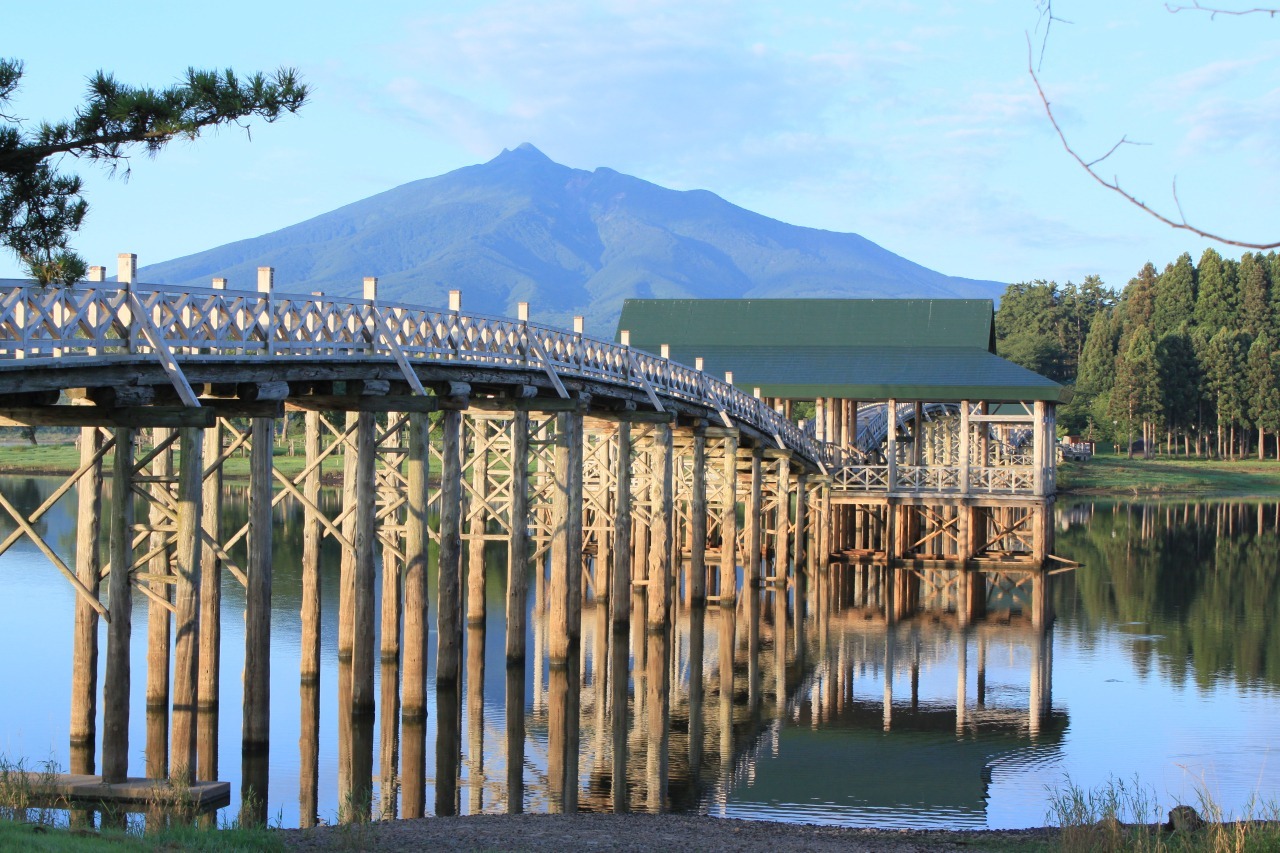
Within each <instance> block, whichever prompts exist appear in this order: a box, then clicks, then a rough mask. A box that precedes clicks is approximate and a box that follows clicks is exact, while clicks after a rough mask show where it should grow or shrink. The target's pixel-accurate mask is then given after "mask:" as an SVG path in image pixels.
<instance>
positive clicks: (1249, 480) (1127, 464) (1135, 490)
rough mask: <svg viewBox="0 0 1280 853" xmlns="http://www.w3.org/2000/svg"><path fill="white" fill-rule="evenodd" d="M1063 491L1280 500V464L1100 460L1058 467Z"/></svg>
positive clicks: (1169, 459) (1170, 459) (1270, 461)
mask: <svg viewBox="0 0 1280 853" xmlns="http://www.w3.org/2000/svg"><path fill="white" fill-rule="evenodd" d="M1058 490H1059V491H1060V492H1067V493H1076V494H1129V495H1210V494H1213V495H1236V496H1254V495H1280V462H1277V461H1276V460H1274V459H1267V460H1264V461H1258V460H1257V459H1242V460H1236V461H1232V460H1223V459H1196V458H1194V457H1192V458H1183V457H1158V458H1156V459H1137V458H1135V459H1128V458H1126V457H1124V456H1110V455H1100V456H1095V457H1093V458H1092V459H1090V460H1089V461H1088V462H1061V463H1059V464H1058Z"/></svg>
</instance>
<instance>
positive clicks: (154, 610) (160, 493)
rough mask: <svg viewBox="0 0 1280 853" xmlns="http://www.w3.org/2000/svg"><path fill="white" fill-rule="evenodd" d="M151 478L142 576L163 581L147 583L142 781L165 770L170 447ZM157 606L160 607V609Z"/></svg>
mask: <svg viewBox="0 0 1280 853" xmlns="http://www.w3.org/2000/svg"><path fill="white" fill-rule="evenodd" d="M169 438H170V430H168V429H153V430H151V441H152V444H153V446H155V447H159V446H161V445H162V444H164V443H165V442H166V441H168V440H169ZM150 476H151V477H152V478H154V481H153V482H152V484H151V488H150V489H149V490H148V491H149V493H150V495H151V503H150V506H149V507H148V511H147V521H148V524H149V526H150V527H151V534H150V536H149V537H148V539H147V550H148V551H150V552H152V557H151V559H150V560H148V561H147V572H149V573H150V574H152V575H155V576H157V578H163V580H161V579H157V580H152V581H148V582H147V587H148V589H149V590H150V591H151V592H152V594H153V596H154V597H152V596H148V598H147V693H146V695H147V776H148V777H150V778H152V779H163V778H164V777H165V775H166V774H167V773H168V770H169V725H168V724H169V720H168V716H169V642H170V625H169V609H168V607H166V606H165V604H168V603H169V601H170V597H171V595H170V584H169V583H168V577H169V550H170V549H169V544H168V538H169V537H168V534H167V532H165V531H164V530H163V529H162V528H164V527H165V526H166V522H167V521H168V517H167V516H166V515H165V513H164V510H163V509H162V507H164V501H165V498H166V497H168V494H169V480H170V479H172V477H173V448H172V446H170V447H169V448H168V449H166V450H164V451H162V452H161V453H159V454H158V455H157V456H156V457H155V459H154V460H152V463H151V471H150ZM161 602H164V604H162V603H161Z"/></svg>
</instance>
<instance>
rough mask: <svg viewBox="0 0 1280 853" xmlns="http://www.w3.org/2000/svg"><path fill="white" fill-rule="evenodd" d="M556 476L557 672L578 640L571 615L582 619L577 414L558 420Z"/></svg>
mask: <svg viewBox="0 0 1280 853" xmlns="http://www.w3.org/2000/svg"><path fill="white" fill-rule="evenodd" d="M554 476H555V494H554V497H553V499H552V507H551V517H552V521H551V525H552V529H551V591H550V595H551V608H550V632H551V636H550V642H549V644H548V646H549V655H550V660H551V665H552V666H553V667H556V666H563V665H566V664H567V662H568V660H569V652H570V646H571V645H573V641H574V640H575V639H576V638H577V635H576V634H575V625H574V622H575V613H576V614H577V618H578V619H581V612H582V611H581V607H582V599H581V589H582V415H580V414H578V413H577V412H561V413H560V414H558V415H556V449H555V472H554ZM575 496H576V499H575ZM578 625H579V626H580V625H581V622H578Z"/></svg>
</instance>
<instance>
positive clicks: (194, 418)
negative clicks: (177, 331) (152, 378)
mask: <svg viewBox="0 0 1280 853" xmlns="http://www.w3.org/2000/svg"><path fill="white" fill-rule="evenodd" d="M216 417H217V415H216V413H215V412H214V411H213V410H212V409H205V408H203V407H201V408H185V407H179V406H145V407H141V408H136V409H101V408H98V407H97V406H43V407H33V408H28V409H5V410H4V412H3V413H0V426H7V427H12V426H57V427H90V426H101V427H128V428H133V429H146V428H151V427H173V428H179V427H200V428H205V427H210V426H213V421H214V419H215V418H216Z"/></svg>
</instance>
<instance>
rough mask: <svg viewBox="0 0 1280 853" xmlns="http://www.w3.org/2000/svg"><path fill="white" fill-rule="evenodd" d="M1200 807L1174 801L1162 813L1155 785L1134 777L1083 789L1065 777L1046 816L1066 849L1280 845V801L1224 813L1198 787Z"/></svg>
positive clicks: (1215, 849) (1221, 850)
mask: <svg viewBox="0 0 1280 853" xmlns="http://www.w3.org/2000/svg"><path fill="white" fill-rule="evenodd" d="M1198 800H1199V808H1198V809H1195V808H1193V807H1190V806H1187V805H1177V806H1174V808H1173V809H1171V810H1170V811H1169V813H1168V817H1167V819H1166V817H1165V813H1164V811H1163V809H1162V807H1161V806H1160V805H1159V802H1158V799H1157V797H1156V794H1155V791H1154V789H1152V788H1149V787H1146V786H1144V785H1142V784H1141V782H1139V780H1138V779H1136V778H1135V779H1133V780H1132V781H1130V782H1126V781H1125V780H1123V779H1115V778H1112V779H1110V780H1108V781H1107V783H1106V784H1104V785H1101V786H1099V787H1097V788H1093V789H1090V790H1085V789H1083V788H1081V787H1080V786H1078V785H1076V784H1075V783H1073V782H1072V781H1071V780H1070V779H1068V780H1067V781H1066V783H1065V785H1064V786H1063V787H1062V788H1059V789H1054V790H1051V791H1050V813H1049V820H1050V822H1051V823H1052V824H1053V825H1054V826H1057V827H1058V828H1059V829H1060V830H1061V836H1060V838H1059V848H1058V849H1060V850H1063V851H1067V853H1076V851H1080V853H1085V851H1089V853H1093V851H1098V853H1111V851H1121V850H1126V851H1137V853H1200V851H1204V853H1246V851H1263V850H1280V805H1278V804H1277V803H1275V802H1274V801H1273V802H1270V803H1267V804H1262V805H1259V804H1257V803H1254V804H1251V805H1249V806H1247V807H1246V808H1245V810H1244V814H1242V815H1227V814H1224V813H1223V811H1222V809H1221V808H1219V807H1218V806H1217V805H1216V804H1215V803H1214V801H1213V799H1212V798H1211V797H1210V796H1209V795H1208V793H1207V792H1205V791H1204V790H1203V789H1201V791H1200V794H1199V795H1198Z"/></svg>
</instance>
